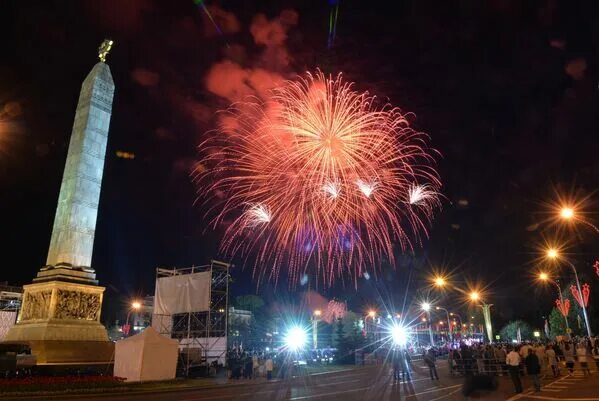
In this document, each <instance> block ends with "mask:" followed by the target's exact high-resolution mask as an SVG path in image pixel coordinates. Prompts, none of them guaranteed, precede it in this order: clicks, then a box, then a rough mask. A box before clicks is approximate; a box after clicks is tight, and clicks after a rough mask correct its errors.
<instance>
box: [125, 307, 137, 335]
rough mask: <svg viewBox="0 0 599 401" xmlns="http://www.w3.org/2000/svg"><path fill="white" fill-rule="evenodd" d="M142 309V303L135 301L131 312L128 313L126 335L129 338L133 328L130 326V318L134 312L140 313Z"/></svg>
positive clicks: (130, 309) (130, 308)
mask: <svg viewBox="0 0 599 401" xmlns="http://www.w3.org/2000/svg"><path fill="white" fill-rule="evenodd" d="M140 309H141V303H140V302H138V301H133V302H132V303H131V305H130V307H129V311H128V312H127V319H126V320H125V327H126V331H127V332H126V333H125V335H126V336H127V337H128V336H129V332H130V329H131V326H130V325H129V318H130V317H131V312H132V311H138V310H140Z"/></svg>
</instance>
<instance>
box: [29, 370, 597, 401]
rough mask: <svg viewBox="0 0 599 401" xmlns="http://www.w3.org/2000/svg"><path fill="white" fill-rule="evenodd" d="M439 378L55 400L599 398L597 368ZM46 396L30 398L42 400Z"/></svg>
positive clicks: (314, 377)
mask: <svg viewBox="0 0 599 401" xmlns="http://www.w3.org/2000/svg"><path fill="white" fill-rule="evenodd" d="M438 370H439V377H440V380H438V381H437V380H435V381H432V380H431V379H430V377H429V376H428V369H427V368H426V367H424V366H423V365H422V364H421V362H420V363H415V365H414V374H413V378H412V380H411V381H410V382H404V381H402V382H399V383H394V382H393V378H392V372H391V368H390V367H389V366H370V367H363V368H348V369H347V370H340V371H335V372H323V373H314V374H310V375H303V376H298V377H294V378H291V379H287V380H280V381H275V382H266V381H265V380H264V379H257V380H245V381H232V382H230V383H227V384H221V385H219V386H214V387H206V388H198V389H194V390H183V391H172V392H159V393H147V392H146V393H142V394H133V393H119V394H110V395H108V394H107V395H101V396H100V395H98V396H89V395H88V396H68V397H67V396H61V397H55V398H53V399H54V400H56V399H60V400H69V401H84V400H85V401H90V400H97V401H103V400H111V401H270V400H272V401H300V400H315V401H354V400H355V401H371V400H372V401H375V400H376V401H392V400H393V401H395V400H407V401H415V400H419V401H437V400H443V401H457V400H460V401H463V400H468V399H473V400H474V399H480V400H489V401H495V400H497V401H506V400H509V401H514V400H522V401H533V400H550V401H551V400H562V401H599V380H598V379H599V374H598V373H597V372H595V374H594V376H591V377H585V376H582V375H581V374H578V373H575V374H574V375H568V376H562V377H559V378H557V379H553V378H546V379H544V380H543V386H544V387H543V391H541V392H540V393H533V392H532V390H531V383H530V381H529V380H528V378H527V377H524V378H523V385H524V388H525V392H524V393H523V394H517V395H516V394H514V390H513V386H512V383H511V381H510V379H509V378H508V377H507V376H503V377H499V378H498V382H499V386H498V388H497V389H496V390H494V391H478V392H476V393H474V394H472V395H471V397H470V398H465V397H464V396H463V395H462V384H463V381H464V379H463V378H461V377H452V376H450V375H449V373H448V369H447V363H446V362H445V361H439V363H438ZM41 399H49V398H30V400H41Z"/></svg>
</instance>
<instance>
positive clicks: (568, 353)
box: [564, 342, 574, 373]
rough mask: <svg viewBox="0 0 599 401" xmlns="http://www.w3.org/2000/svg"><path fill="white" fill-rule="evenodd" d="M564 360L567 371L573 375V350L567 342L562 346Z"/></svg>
mask: <svg viewBox="0 0 599 401" xmlns="http://www.w3.org/2000/svg"><path fill="white" fill-rule="evenodd" d="M564 358H565V359H566V367H567V368H568V371H569V372H570V373H574V348H573V347H572V344H570V343H569V342H566V343H565V344H564Z"/></svg>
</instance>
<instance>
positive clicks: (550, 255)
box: [545, 248, 592, 337]
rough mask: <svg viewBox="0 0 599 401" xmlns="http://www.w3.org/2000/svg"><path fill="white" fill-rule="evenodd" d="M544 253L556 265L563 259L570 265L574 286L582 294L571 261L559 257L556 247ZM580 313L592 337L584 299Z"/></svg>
mask: <svg viewBox="0 0 599 401" xmlns="http://www.w3.org/2000/svg"><path fill="white" fill-rule="evenodd" d="M545 254H546V257H547V258H548V259H550V260H553V261H555V262H556V263H557V264H558V265H559V262H560V261H562V260H563V261H564V262H565V263H566V264H567V265H568V266H570V268H571V269H572V271H573V272H574V277H575V279H576V288H577V289H578V293H579V294H581V295H582V291H581V289H580V280H579V279H578V271H577V270H576V266H574V265H573V264H572V262H570V261H569V260H568V259H566V258H563V257H561V254H560V252H559V251H558V250H557V249H556V248H549V249H547V251H546V253H545ZM582 314H583V316H584V323H585V325H586V326H587V334H588V336H589V337H592V334H591V326H590V325H589V317H588V315H587V308H586V305H585V304H584V300H583V302H582Z"/></svg>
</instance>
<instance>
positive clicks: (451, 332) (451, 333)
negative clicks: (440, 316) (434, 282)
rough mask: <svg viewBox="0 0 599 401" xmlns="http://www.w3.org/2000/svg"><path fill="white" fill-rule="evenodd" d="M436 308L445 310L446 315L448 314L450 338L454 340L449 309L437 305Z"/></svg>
mask: <svg viewBox="0 0 599 401" xmlns="http://www.w3.org/2000/svg"><path fill="white" fill-rule="evenodd" d="M435 309H436V310H443V311H445V315H446V316H447V330H448V331H449V338H450V340H451V342H453V331H452V330H451V321H450V320H449V311H448V310H447V309H445V308H443V307H441V306H435Z"/></svg>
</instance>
